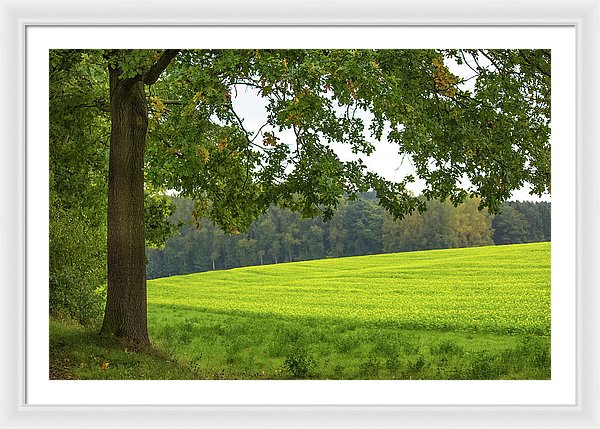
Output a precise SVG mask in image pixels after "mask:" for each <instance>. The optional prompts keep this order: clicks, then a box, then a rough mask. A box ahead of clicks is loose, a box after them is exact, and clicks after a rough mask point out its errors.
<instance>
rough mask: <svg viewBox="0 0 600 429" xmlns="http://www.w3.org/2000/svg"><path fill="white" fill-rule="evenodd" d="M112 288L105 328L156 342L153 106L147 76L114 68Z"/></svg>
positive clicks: (110, 202)
mask: <svg viewBox="0 0 600 429" xmlns="http://www.w3.org/2000/svg"><path fill="white" fill-rule="evenodd" d="M109 73H110V105H111V135H110V157H109V173H108V292H107V301H106V310H105V314H104V321H103V323H102V328H101V330H100V332H101V333H102V334H105V335H115V336H117V337H120V338H123V339H126V340H128V341H131V342H133V343H135V344H137V345H140V346H146V345H149V344H150V340H149V338H148V327H147V309H146V261H145V243H144V170H143V168H144V146H145V142H146V132H147V129H148V107H147V104H146V97H145V92H144V83H143V80H142V77H141V76H140V77H136V78H131V79H120V78H119V73H120V71H119V69H118V68H109Z"/></svg>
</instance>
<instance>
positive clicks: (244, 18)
mask: <svg viewBox="0 0 600 429" xmlns="http://www.w3.org/2000/svg"><path fill="white" fill-rule="evenodd" d="M16 4H17V3H15V4H12V3H10V2H7V3H6V4H5V5H3V6H2V9H0V10H1V14H2V15H1V17H2V20H3V22H5V23H6V25H4V26H3V27H4V29H3V31H4V32H5V34H6V35H7V36H8V37H7V38H6V40H7V42H5V43H3V45H4V48H5V49H4V51H5V53H6V55H7V56H6V58H9V59H10V61H8V63H10V64H11V67H4V68H3V70H2V72H1V73H2V79H0V81H2V82H3V83H4V89H5V94H6V95H7V100H11V102H10V103H7V104H5V106H4V107H3V115H2V120H3V121H4V123H3V134H4V139H3V140H4V142H5V143H3V145H2V159H3V162H4V164H3V175H4V177H3V178H4V183H5V186H4V189H3V196H4V198H3V201H7V202H8V204H6V205H4V206H3V207H2V213H3V219H4V217H5V218H6V222H3V223H4V226H3V231H5V234H4V235H6V240H4V241H5V243H4V245H3V254H2V256H3V257H2V260H3V264H4V266H5V267H6V270H3V272H6V275H7V279H6V282H5V286H4V289H3V292H4V295H5V300H3V301H2V312H1V313H2V322H3V323H2V325H3V326H2V331H1V332H2V344H3V345H4V346H5V347H3V352H2V353H0V356H1V358H2V361H0V362H1V363H2V365H1V367H2V374H3V380H6V382H3V383H2V385H3V387H2V397H1V398H0V399H1V403H2V405H1V406H0V407H1V408H0V410H1V415H0V423H1V424H2V427H37V426H40V427H85V426H86V425H95V426H98V427H104V426H106V427H164V426H165V425H174V426H176V427H192V426H196V425H204V426H207V427H265V426H269V425H271V426H278V427H279V426H281V427H307V426H309V427H331V426H334V427H335V426H344V427H365V426H366V427H398V426H400V427H404V426H405V427H413V426H415V425H420V426H423V427H432V428H433V427H454V426H460V425H473V426H485V427H498V428H500V427H517V428H518V427H523V428H525V427H527V428H528V427H537V426H540V427H542V426H543V427H556V428H558V427H561V428H562V427H565V428H566V427H569V428H570V427H575V428H577V427H582V428H592V427H599V426H600V412H599V411H598V404H600V398H599V397H598V392H599V391H600V390H599V387H600V386H599V383H600V378H599V377H598V364H597V363H596V362H597V361H598V360H599V358H600V354H599V350H598V341H596V338H597V337H598V320H599V319H598V316H597V315H596V313H595V311H594V309H595V308H596V307H597V305H598V304H599V303H600V302H599V300H600V297H599V294H598V291H597V289H596V288H595V287H594V286H595V284H596V283H597V281H598V274H599V273H598V268H597V264H596V263H595V260H596V258H597V257H598V254H597V253H598V251H597V246H596V245H595V240H596V239H600V237H599V234H598V233H599V229H598V226H597V222H595V219H596V217H597V216H596V215H597V214H598V213H597V208H598V204H599V201H598V198H599V196H600V193H599V192H598V183H600V181H599V178H598V173H597V168H596V167H595V164H596V162H598V161H599V159H598V158H599V157H598V149H597V148H596V145H595V144H594V143H593V142H594V140H593V139H594V136H595V135H597V133H598V132H599V131H600V130H599V129H598V128H599V126H598V121H597V120H596V119H595V118H597V117H598V114H599V112H598V97H599V96H600V89H599V88H600V85H599V84H598V83H597V81H596V79H595V76H597V75H598V73H599V72H600V70H598V63H599V57H600V53H599V51H600V48H599V47H598V42H597V41H598V40H599V37H598V36H600V34H599V32H600V30H599V29H598V27H597V25H596V26H594V23H596V24H597V20H598V19H599V18H600V6H598V5H597V4H596V2H593V1H591V0H590V1H581V2H579V3H577V2H576V3H573V2H563V3H562V4H561V3H559V4H553V5H552V6H550V7H549V6H547V5H545V4H544V3H543V2H531V3H529V4H528V5H512V6H510V7H506V5H505V4H501V2H491V3H489V2H488V3H486V4H485V5H480V4H477V3H476V2H470V1H462V2H459V3H458V4H456V3H455V4H453V5H448V4H445V3H444V2H440V1H434V0H431V1H428V2H426V4H423V3H420V4H408V5H398V4H394V3H393V2H389V1H381V2H377V3H376V4H374V5H373V6H372V7H366V6H364V5H361V4H359V3H358V2H350V3H348V2H344V3H343V4H342V3H340V4H337V5H334V4H323V5H315V6H314V7H312V8H308V7H307V6H305V5H303V4H300V3H295V2H293V3H290V4H288V5H278V6H274V5H272V4H269V3H268V2H256V3H255V4H253V5H252V7H251V6H250V5H248V4H244V3H240V4H235V2H234V4H229V3H227V4H210V5H187V4H184V3H181V5H179V4H178V2H177V1H176V2H174V3H170V4H169V6H167V4H166V3H165V4H160V3H152V4H149V5H147V9H146V10H144V11H139V10H138V8H139V5H135V4H130V3H128V2H124V3H123V2H121V3H117V2H114V1H112V0H111V2H109V3H106V2H105V3H103V4H102V5H85V6H84V7H81V6H79V5H78V4H77V3H75V2H71V1H66V0H65V1H62V2H59V3H57V4H53V5H52V7H50V6H46V5H45V4H40V3H37V2H34V1H28V0H26V1H21V2H19V3H18V5H19V6H18V7H17V6H16ZM111 6H113V7H112V8H111ZM179 6H180V7H179ZM140 13H141V14H142V15H141V16H140ZM448 16H452V17H457V18H448ZM172 48H179V49H197V48H202V49H224V50H228V49H244V50H252V49H266V48H270V49H287V48H290V49H321V48H336V49H342V50H348V51H349V50H352V49H354V50H361V49H363V50H367V49H372V48H380V49H397V48H398V49H407V50H411V49H412V50H419V49H422V50H424V49H448V50H451V49H459V48H460V49H471V48H472V49H479V48H483V49H496V50H503V49H528V50H532V51H535V50H540V51H541V50H547V51H548V52H551V56H552V62H551V72H552V73H551V75H552V91H551V94H552V127H551V138H550V141H551V142H552V144H551V171H552V182H551V188H552V203H553V205H552V228H551V233H552V243H551V251H550V247H549V246H548V251H549V253H550V255H549V258H551V259H550V261H551V308H548V311H549V312H550V313H548V314H546V315H545V316H544V317H547V320H548V326H549V327H550V328H551V344H550V351H551V354H550V355H549V356H546V357H543V356H542V357H540V356H541V355H539V354H538V355H535V356H537V357H535V356H534V357H532V358H531V359H533V360H532V362H533V364H532V365H533V366H536V365H537V366H543V365H546V364H547V365H548V371H549V376H542V377H538V376H537V375H534V376H522V377H521V378H519V376H515V377H506V378H516V379H500V380H496V379H491V378H494V377H491V376H489V377H488V376H483V377H481V378H478V377H477V376H475V375H472V374H471V373H470V374H471V375H469V376H467V377H463V379H450V380H441V379H435V377H433V378H431V377H430V378H429V379H425V380H411V379H408V376H407V377H406V378H405V379H400V380H392V379H389V378H385V377H382V379H368V378H369V377H366V376H365V374H370V373H369V371H368V370H369V368H371V367H369V368H367V367H366V366H365V365H363V367H361V368H362V369H361V371H363V372H362V373H361V375H362V378H363V379H358V380H350V379H345V377H344V376H342V377H340V379H329V378H331V377H330V376H329V375H328V376H327V377H324V378H327V379H313V380H298V379H276V377H275V376H272V377H270V379H267V380H260V379H257V378H260V377H259V376H257V377H255V378H254V379H239V378H241V377H238V375H239V374H238V375H236V376H232V377H231V378H232V379H219V377H218V374H217V376H214V377H213V378H214V379H210V380H189V379H185V378H180V379H173V380H159V379H156V377H153V376H150V377H149V378H150V379H143V380H133V379H127V377H124V378H125V379H113V380H102V379H101V378H102V374H105V373H106V372H104V373H102V372H101V371H103V370H107V368H109V365H110V364H111V362H112V361H110V359H107V360H106V362H98V364H97V365H95V366H97V367H98V368H96V369H97V370H98V371H100V372H98V374H100V375H99V376H98V377H97V378H95V379H91V380H90V379H87V380H73V379H70V378H71V377H69V376H64V374H62V373H58V374H56V373H55V374H52V372H51V373H50V376H49V356H50V355H51V350H50V346H49V331H48V305H49V304H48V303H49V299H50V305H52V300H51V298H50V297H49V291H48V287H47V285H48V272H49V255H48V249H49V244H50V243H49V240H50V239H56V236H52V235H51V236H50V237H52V238H50V237H49V233H48V231H49V224H48V219H49V216H52V213H50V211H49V207H50V206H51V205H52V202H51V201H50V198H51V196H50V195H49V192H48V187H49V186H48V185H49V183H50V182H51V181H52V180H56V179H55V177H54V176H52V177H51V174H50V171H49V168H48V165H49V149H48V146H47V145H48V136H49V134H51V132H52V131H51V129H50V128H49V125H48V123H49V121H48V112H49V102H48V99H49V97H48V95H49V93H50V91H51V88H49V82H48V76H49V73H51V71H50V65H49V63H51V60H52V58H53V57H52V56H51V55H52V52H53V51H56V50H61V49H81V50H90V51H89V52H92V50H98V49H104V50H116V49H145V50H152V49H156V50H158V52H167V51H169V50H170V49H172ZM106 58H108V57H106ZM162 58H164V56H161V54H160V53H159V54H157V57H156V58H155V61H156V63H157V64H158V63H160V61H161V60H162ZM61 61H62V60H61ZM109 61H110V60H109ZM193 61H196V60H195V59H194V60H193ZM490 61H492V60H490ZM528 61H531V58H529V59H528ZM281 64H283V65H281ZM281 64H279V65H277V67H278V66H281V67H286V66H287V61H286V62H285V63H281ZM371 64H374V65H373V67H374V69H375V70H377V69H378V64H377V63H374V62H371ZM433 64H434V66H435V67H434V76H436V78H437V80H436V85H438V87H437V88H438V89H439V88H440V86H439V85H442V86H443V85H445V84H444V82H445V81H444V79H446V80H448V79H450V78H449V77H448V76H446V77H445V78H444V76H445V75H444V74H443V71H444V70H445V69H444V68H442V67H441V66H439V65H436V64H437V63H436V62H435V61H434V62H433ZM313 66H314V65H313ZM273 67H275V65H273ZM520 67H522V68H524V67H525V63H523V64H522V65H521V66H520ZM153 68H154V67H151V68H150V70H151V71H152V70H153ZM538 68H539V67H538ZM440 70H441V71H440ZM310 72H311V71H310V69H307V70H306V73H310ZM90 73H92V72H90ZM148 73H149V74H150V72H148ZM239 73H242V71H239ZM149 74H148V75H149ZM148 75H147V76H148ZM150 80H151V78H148V81H150ZM155 81H156V78H155V79H154V82H155ZM81 82H84V84H85V79H84V80H82V81H81ZM440 82H441V83H440ZM51 84H52V79H51V80H50V85H51ZM353 85H354V84H352V82H351V81H350V83H348V80H346V86H345V87H344V91H346V92H348V94H347V95H348V97H349V99H352V98H355V97H356V91H357V89H356V88H355V87H354V86H353ZM266 86H267V84H266V83H263V84H262V87H261V88H262V91H264V90H265V87H266ZM444 88H445V87H444ZM105 89H107V88H105ZM332 91H333V90H332ZM444 91H445V92H444ZM536 91H543V90H540V89H539V88H538V89H537V90H536ZM536 91H533V93H534V97H535V96H537V95H539V93H538V92H536ZM447 93H448V90H447V89H443V90H440V95H441V96H447ZM548 93H549V91H548ZM56 94H57V95H55V96H57V97H65V99H67V98H68V94H66V93H60V94H58V93H56ZM113 94H114V93H113ZM536 94H537V95H536ZM111 96H112V95H111ZM210 97H211V95H210V94H205V93H203V94H200V93H197V94H196V95H194V101H195V102H199V101H202V100H204V99H205V98H210ZM489 97H490V98H489V99H492V98H493V95H490V96H489ZM163 98H164V97H163ZM152 100H154V101H152ZM13 101H14V102H13ZM94 102H95V101H94ZM151 103H155V104H153V105H152V114H153V115H154V116H155V118H154V119H155V120H156V121H157V123H160V121H161V120H162V121H165V119H164V118H163V119H161V117H160V116H161V112H163V111H164V110H165V109H167V108H169V107H171V108H176V107H175V106H176V105H177V100H172V99H166V100H162V101H161V100H160V99H159V98H158V97H155V98H152V97H151ZM169 103H170V104H169ZM515 103H516V101H515ZM535 104H536V105H538V106H541V105H542V103H541V102H540V103H539V104H538V101H537V100H536V101H535ZM165 105H166V107H165ZM95 107H96V108H99V109H102V108H103V106H101V105H100V104H96V105H95ZM540 108H541V107H540ZM548 108H549V107H548ZM50 111H51V113H52V110H50ZM286 112H287V111H286ZM184 113H185V112H183V111H182V114H181V115H180V116H181V117H183V116H185V115H184ZM515 115H518V112H517V113H515ZM224 117H225V116H223V118H224ZM238 119H239V118H238ZM288 119H289V115H288ZM86 120H87V119H86V118H83V119H81V118H80V119H79V121H80V122H79V123H80V126H81V127H82V128H83V127H93V126H104V125H98V124H96V123H94V124H92V123H91V122H89V123H86V122H85V121H86ZM220 120H224V119H222V118H221V119H220ZM282 120H283V121H285V120H287V119H285V118H284V119H282ZM290 120H292V121H293V118H292V119H290ZM90 121H91V119H90ZM296 125H297V124H296ZM492 126H493V124H492V125H490V127H492ZM258 132H259V133H260V132H262V134H261V136H262V138H263V143H264V145H265V146H269V145H271V144H272V143H273V142H272V141H271V140H269V138H272V139H275V138H276V137H275V134H274V131H273V133H269V132H265V131H264V130H263V129H261V130H259V131H258ZM321 132H322V133H327V130H325V131H323V130H322V131H321ZM109 134H110V133H109V132H107V133H105V137H106V136H108V135H109ZM106 138H108V137H106ZM532 138H533V137H532ZM228 144H232V143H231V140H229V141H227V140H223V139H221V140H219V145H217V146H215V147H214V148H213V149H214V151H213V152H214V153H213V152H210V154H209V153H208V152H206V149H203V147H200V146H195V151H196V152H195V153H196V155H197V156H198V157H199V158H200V159H204V160H205V162H208V160H209V158H210V157H212V156H215V157H217V156H219V154H220V153H222V152H225V151H227V150H228V148H227V145H228ZM273 145H274V143H273ZM211 150H212V149H211ZM167 152H168V149H167ZM170 155H173V158H177V157H180V158H181V157H183V156H184V155H182V154H181V153H178V152H177V151H175V150H174V151H173V153H171V154H170ZM69 156H73V157H76V154H75V153H72V154H71V155H69ZM235 156H238V154H237V152H236V153H235V155H234V157H235ZM548 162H550V161H548ZM248 165H249V163H248ZM231 168H232V170H231V171H234V170H233V168H234V167H231ZM548 168H550V167H549V166H548ZM541 169H542V167H541V166H540V167H539V168H538V169H536V171H538V172H539V171H540V170H541ZM249 170H250V169H249V167H247V169H246V170H245V174H246V177H247V176H248V174H250V173H249ZM228 174H234V173H231V172H230V173H228ZM540 174H541V173H540ZM70 180H72V181H74V180H76V178H75V176H73V177H72V178H71V179H70ZM142 180H143V175H142ZM165 180H166V179H165ZM69 183H72V182H69ZM240 183H242V182H240ZM66 184H67V181H65V186H66ZM244 186H245V184H244ZM549 188H550V186H549V185H548V189H549ZM128 204H133V203H132V202H128ZM213 205H214V204H213ZM228 213H229V212H227V211H222V212H219V214H220V216H222V217H226V216H228ZM86 234H87V233H86ZM86 234H82V237H86V236H87V235H86ZM74 248H75V250H74V252H75V253H77V252H79V253H80V254H82V255H83V254H85V243H84V242H83V241H79V242H78V243H77V244H76V245H75V246H74ZM265 252H266V251H265ZM264 255H266V253H265V254H264ZM262 256H263V255H262V254H261V263H262ZM90 257H91V256H90ZM276 258H277V257H276ZM290 260H291V258H290ZM215 265H216V262H215V258H213V260H212V268H213V270H214V268H215ZM85 287H86V285H85V284H83V283H81V288H82V289H84V288H85ZM522 293H525V292H522ZM151 298H152V299H158V298H156V295H154V296H151ZM89 305H91V304H89V303H88V302H87V301H86V302H85V303H84V304H81V306H82V307H81V308H83V309H84V310H87V309H88V308H89ZM106 311H108V309H107V310H106ZM236 311H238V310H236ZM242 311H243V309H239V312H242ZM506 311H508V309H507V310H506ZM78 314H79V313H78ZM80 314H81V317H82V318H84V317H85V311H82V312H81V313H80ZM177 317H179V316H177ZM181 317H183V318H185V317H184V316H181ZM382 317H383V316H382ZM182 320H183V319H182ZM185 322H186V323H188V325H185V326H188V329H189V330H190V332H191V331H193V332H196V333H198V332H201V331H200V329H199V328H197V327H194V326H192V325H193V323H192V324H189V323H191V322H189V320H188V319H185ZM182 323H183V322H182ZM515 323H516V322H515ZM524 323H525V322H524ZM528 323H529V322H528ZM531 323H533V324H535V323H536V322H535V321H534V322H531ZM105 324H106V322H105ZM182 326H183V325H182ZM214 326H217V325H214ZM223 326H225V325H223ZM382 326H383V325H382ZM102 329H105V326H103V328H102ZM168 329H169V328H168V327H165V328H164V330H168ZM222 329H226V328H222ZM540 329H541V328H540ZM182 332H183V331H182ZM286 332H287V331H286ZM184 334H185V332H183V333H181V334H177V335H180V337H181V338H179V337H177V338H179V339H178V340H177V341H179V342H178V343H168V344H171V345H172V344H178V345H180V344H183V343H184V342H185V341H186V340H185V338H183V337H185V335H184ZM288 334H289V332H288ZM164 335H165V338H172V337H173V335H175V334H171V333H168V332H167V333H165V334H164ZM169 335H170V336H169ZM448 347H449V346H448ZM124 350H125V352H126V353H129V351H128V349H127V348H125V349H124ZM228 350H229V349H226V350H225V353H227V352H228ZM226 356H230V357H229V359H230V360H234V359H235V358H234V357H231V356H233V355H226ZM481 356H483V355H481ZM481 356H480V358H481ZM504 356H505V358H507V359H508V357H507V356H508V355H504ZM532 356H533V355H532ZM65 359H66V358H65ZM115 359H116V358H115ZM245 359H252V357H249V356H246V357H245ZM286 359H287V360H286V363H285V365H287V366H285V365H284V367H285V368H286V369H287V370H288V371H289V372H292V373H293V374H294V375H298V374H300V376H299V377H296V378H303V377H302V375H305V374H306V371H304V370H303V368H304V367H303V365H304V364H307V362H308V361H305V360H302V359H300V360H298V359H296V360H290V359H288V358H286ZM481 359H483V358H481ZM535 359H537V360H535ZM67 360H68V359H67ZM139 362H140V363H139V365H145V363H143V362H141V361H139ZM381 362H383V361H381ZM386 362H387V361H386ZM372 363H373V362H372ZM307 365H308V364H307ZM382 365H383V364H378V363H376V362H375V363H373V365H372V367H377V368H378V370H379V368H380V367H382ZM69 366H72V365H71V364H70V363H69V362H65V365H64V367H65V368H67V367H69ZM113 366H114V364H113ZM388 369H389V365H388ZM132 371H137V369H132ZM390 371H392V370H391V369H390ZM482 371H483V370H482ZM484 372H485V371H484ZM390 373H391V372H390ZM136 374H137V373H136ZM386 374H387V373H386ZM420 374H424V373H423V372H421V373H420ZM223 378H226V377H223ZM359 378H361V377H359ZM373 378H376V377H373ZM425 378H426V377H425Z"/></svg>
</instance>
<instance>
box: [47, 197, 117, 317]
mask: <svg viewBox="0 0 600 429" xmlns="http://www.w3.org/2000/svg"><path fill="white" fill-rule="evenodd" d="M104 241H105V230H104V229H102V228H94V227H93V226H90V224H89V221H87V219H86V218H85V217H84V216H82V214H81V213H78V212H76V211H75V210H74V209H70V210H69V209H64V208H62V207H60V206H59V205H58V203H55V204H51V206H50V276H49V284H50V297H49V305H50V314H51V315H60V314H66V315H68V316H70V317H71V318H74V319H75V320H77V321H79V322H80V323H82V324H89V323H93V322H97V321H98V319H99V318H100V317H101V316H102V311H103V310H104V301H105V299H106V247H104V246H102V245H100V246H99V245H98V243H103V242H104Z"/></svg>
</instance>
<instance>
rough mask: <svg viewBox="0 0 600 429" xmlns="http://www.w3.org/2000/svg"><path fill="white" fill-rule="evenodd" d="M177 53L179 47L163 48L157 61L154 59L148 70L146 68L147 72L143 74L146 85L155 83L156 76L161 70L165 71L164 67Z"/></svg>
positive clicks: (157, 76)
mask: <svg viewBox="0 0 600 429" xmlns="http://www.w3.org/2000/svg"><path fill="white" fill-rule="evenodd" d="M178 53H179V49H167V50H165V52H163V54H162V55H161V56H160V58H159V59H158V61H156V62H155V63H154V64H153V65H152V67H150V70H148V73H146V74H145V75H144V83H145V84H146V85H154V84H155V83H156V81H157V80H158V78H159V77H160V75H161V73H162V72H163V71H165V69H166V68H167V66H168V65H169V63H170V62H171V60H173V58H175V56H176V55H177V54H178Z"/></svg>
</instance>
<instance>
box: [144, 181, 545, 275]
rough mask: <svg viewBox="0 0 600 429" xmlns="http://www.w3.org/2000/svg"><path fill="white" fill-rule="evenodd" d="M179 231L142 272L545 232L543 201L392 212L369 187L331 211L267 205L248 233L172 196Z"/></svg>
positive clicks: (503, 239) (515, 238)
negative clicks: (200, 214) (496, 208)
mask: <svg viewBox="0 0 600 429" xmlns="http://www.w3.org/2000/svg"><path fill="white" fill-rule="evenodd" d="M174 202H175V205H176V207H177V208H176V210H175V212H174V213H173V215H172V217H171V221H172V222H173V223H174V224H176V225H181V228H180V229H179V233H178V234H177V235H175V236H174V237H172V238H170V239H169V240H167V242H166V245H165V246H164V247H162V248H147V249H146V255H147V278H149V279H152V278H158V277H167V276H172V275H177V274H187V273H193V272H201V271H208V270H214V269H229V268H235V267H242V266H251V265H264V264H274V263H281V262H293V261H303V260H311V259H322V258H337V257H344V256H356V255H371V254H379V253H393V252H403V251H414V250H429V249H442V248H455V247H474V246H485V245H493V244H518V243H530V242H538V241H550V240H551V225H550V219H551V216H550V211H551V205H550V203H548V202H528V201H525V202H520V201H510V202H506V203H504V204H503V205H502V208H501V211H500V213H498V214H497V215H491V214H489V213H488V211H487V210H483V211H480V210H478V204H479V201H478V200H477V199H469V200H466V201H465V202H464V203H462V204H460V205H458V206H457V207H455V206H453V205H452V203H450V202H449V201H445V202H440V201H436V200H432V201H428V202H427V211H425V212H424V213H422V214H419V213H413V214H411V215H408V216H406V217H405V218H403V219H401V220H393V218H392V216H391V215H389V214H388V213H387V212H386V211H385V210H384V209H383V208H382V207H381V206H380V205H379V204H378V201H377V199H376V197H375V196H374V194H373V193H365V194H362V195H361V198H360V199H358V200H349V199H344V200H343V202H342V204H340V207H339V208H338V210H337V211H336V214H335V216H334V217H333V219H331V220H329V221H328V222H324V221H323V220H322V219H321V218H313V219H303V218H302V217H301V215H300V214H298V213H294V212H291V211H289V210H286V209H282V208H278V207H271V208H270V209H269V210H268V211H267V213H265V214H264V215H262V216H261V217H260V218H259V219H258V220H257V221H256V222H254V224H253V225H252V227H251V228H250V230H249V231H248V232H247V233H244V234H233V235H229V234H226V233H224V232H223V231H222V230H221V229H220V228H219V227H217V226H215V225H214V224H213V223H212V222H211V221H210V220H208V219H202V220H201V221H200V222H198V223H197V224H196V222H192V221H190V219H191V218H193V216H192V212H193V210H194V203H193V201H192V200H189V199H180V198H175V199H174Z"/></svg>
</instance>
